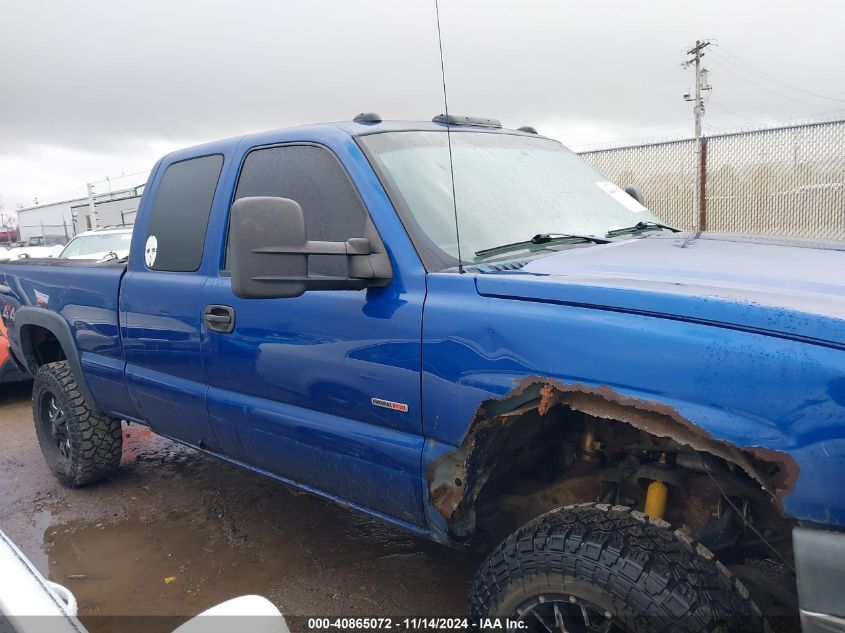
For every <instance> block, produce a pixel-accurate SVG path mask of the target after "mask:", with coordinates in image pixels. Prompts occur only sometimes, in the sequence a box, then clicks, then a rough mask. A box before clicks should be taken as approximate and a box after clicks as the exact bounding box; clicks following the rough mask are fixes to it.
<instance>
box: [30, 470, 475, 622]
mask: <svg viewBox="0 0 845 633" xmlns="http://www.w3.org/2000/svg"><path fill="white" fill-rule="evenodd" d="M195 473H196V474H198V478H199V479H201V480H205V479H207V478H216V479H220V480H221V481H219V482H218V483H217V484H216V485H214V484H211V483H210V482H208V481H205V482H202V483H203V485H198V483H200V482H198V481H196V480H191V479H192V478H191V477H188V478H187V479H184V480H183V479H178V480H171V481H169V482H168V483H167V484H166V485H167V486H168V487H169V489H168V495H169V496H172V497H173V498H174V499H175V500H176V501H177V503H176V504H175V505H176V506H177V507H175V508H174V507H167V506H168V504H162V505H161V506H158V507H149V508H145V507H143V506H144V505H145V504H144V503H141V502H140V501H139V505H140V506H142V507H139V508H138V511H136V512H134V513H130V514H129V515H128V516H127V517H125V518H122V519H120V520H117V521H116V522H103V523H90V522H80V521H76V522H74V521H71V522H68V523H64V524H59V525H53V526H51V527H49V528H48V529H47V530H46V532H45V533H44V549H45V551H46V552H47V556H48V558H49V565H48V567H49V573H50V577H51V579H52V580H54V581H56V582H59V583H61V584H64V585H66V586H67V587H69V588H70V589H71V590H72V591H73V592H74V594H75V595H76V597H77V599H78V601H79V604H80V614H81V619H82V621H83V623H84V624H85V625H86V626H88V627H89V628H90V629H91V631H92V633H104V632H106V631H111V630H132V629H133V626H131V623H132V620H131V619H129V620H127V619H126V618H124V617H123V616H134V617H136V618H137V616H149V615H152V614H155V615H157V616H174V617H176V620H168V621H164V620H162V621H161V622H160V623H159V624H160V626H156V624H155V623H151V622H149V621H146V622H144V623H143V626H141V625H140V622H138V621H136V624H138V627H137V630H142V629H143V630H145V631H151V630H161V631H165V630H172V628H174V626H176V625H178V623H179V621H180V620H181V618H184V617H188V616H191V615H195V614H197V613H199V612H200V611H203V610H204V609H207V608H209V607H211V606H213V605H215V604H217V603H220V602H223V601H224V600H227V599H229V598H232V597H235V596H238V595H244V594H253V593H254V594H259V595H263V596H266V597H268V598H270V599H271V600H272V601H273V602H275V603H276V604H277V605H278V606H279V607H280V608H281V609H282V611H283V612H284V613H285V614H286V615H312V616H313V615H318V616H325V615H332V614H333V615H377V614H381V615H399V614H414V615H419V614H444V615H445V614H454V615H462V614H463V613H464V610H465V601H466V592H467V587H468V583H469V580H470V578H471V575H472V572H473V570H474V569H475V567H476V565H477V561H476V560H474V556H473V555H472V554H470V553H467V552H455V551H453V550H450V549H447V548H445V547H444V546H441V545H437V544H434V543H429V542H427V541H424V540H420V539H417V538H416V537H412V536H409V535H407V534H405V533H404V532H401V531H399V530H397V529H394V528H392V527H391V526H387V525H385V524H383V523H381V522H380V521H377V520H373V519H370V518H368V517H364V516H361V515H357V514H353V513H351V512H349V511H346V510H344V509H341V508H339V507H337V506H334V505H332V504H329V503H326V502H324V501H322V500H319V499H314V498H312V497H309V496H306V495H299V494H295V493H291V492H290V491H288V490H287V489H286V488H284V487H283V486H281V485H280V484H277V483H275V482H272V481H269V480H265V479H263V478H259V477H256V476H254V475H251V474H249V473H240V472H239V471H235V470H234V469H232V468H228V467H226V466H224V465H219V464H218V468H216V469H211V468H210V469H205V468H199V469H197V470H196V471H195ZM233 475H234V476H233ZM223 482H225V483H223ZM159 485H161V482H159Z"/></svg>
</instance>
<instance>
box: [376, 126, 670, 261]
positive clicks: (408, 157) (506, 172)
mask: <svg viewBox="0 0 845 633" xmlns="http://www.w3.org/2000/svg"><path fill="white" fill-rule="evenodd" d="M360 141H361V143H362V145H363V146H364V147H365V149H367V150H368V152H369V153H370V155H371V157H372V160H373V162H374V163H375V166H376V169H377V170H378V171H379V172H380V173H381V174H382V176H383V177H384V179H385V181H386V183H387V185H388V188H389V189H392V190H393V191H392V193H393V194H394V195H395V194H397V193H398V194H399V196H401V198H402V202H404V206H406V207H407V211H410V214H411V216H412V218H410V219H411V221H410V222H408V221H406V226H407V227H408V230H409V232H411V233H412V237H413V238H414V241H415V244H416V245H417V249H418V250H420V251H421V254H423V251H424V250H425V248H422V249H421V248H420V246H421V244H420V242H421V241H422V242H425V244H426V245H428V246H429V247H430V246H432V245H434V246H436V248H438V249H440V250H441V251H443V252H445V253H446V254H448V255H449V256H450V257H451V258H452V259H453V260H454V262H453V264H452V265H454V263H457V257H458V244H457V239H456V231H455V211H454V209H453V206H452V185H451V182H450V170H449V150H448V145H447V135H446V134H445V133H444V132H422V131H413V132H388V133H382V134H371V135H367V136H362V137H361V138H360ZM452 162H453V167H454V172H455V200H456V202H457V215H458V229H459V232H460V240H461V243H460V251H461V256H462V259H463V261H464V262H478V261H482V260H487V259H490V258H491V257H495V255H480V256H477V255H475V253H476V252H477V251H482V250H485V249H490V248H494V247H497V246H501V245H503V244H509V243H512V242H516V241H521V240H530V239H531V238H532V237H533V236H535V235H538V234H567V235H568V234H575V235H592V236H597V237H604V236H605V235H606V234H607V232H608V231H610V230H613V229H619V228H623V227H630V226H633V225H635V224H637V223H638V222H659V221H660V219H659V218H658V217H656V216H655V215H654V214H652V213H651V212H650V211H649V210H648V209H646V208H645V207H644V206H642V205H641V204H640V203H639V202H637V201H636V200H635V199H634V198H632V197H631V196H629V195H628V194H627V193H625V192H624V191H623V190H622V189H620V188H619V187H617V186H616V185H615V184H613V183H611V182H608V180H607V179H606V178H605V177H603V176H602V175H601V174H599V173H598V172H597V171H595V170H594V169H593V168H592V167H590V166H589V165H587V164H586V163H585V162H584V161H583V160H582V159H581V158H580V157H579V156H578V155H577V154H575V153H573V152H572V151H570V150H568V149H566V148H565V147H563V146H562V145H561V144H560V143H558V142H557V141H552V140H549V139H544V138H531V137H526V136H518V135H514V134H490V133H485V132H453V133H452ZM399 206H403V205H401V204H400V205H399ZM403 219H406V220H407V218H403ZM414 232H421V233H422V235H416V236H415V235H413V233H414ZM525 248H526V250H528V249H530V248H531V245H530V244H529V245H527V246H526V247H525ZM535 248H536V247H535ZM513 255H514V252H513V251H511V252H509V256H511V257H512V256H513ZM498 256H499V257H501V256H502V255H498ZM447 259H448V258H441V260H442V261H446V260H447Z"/></svg>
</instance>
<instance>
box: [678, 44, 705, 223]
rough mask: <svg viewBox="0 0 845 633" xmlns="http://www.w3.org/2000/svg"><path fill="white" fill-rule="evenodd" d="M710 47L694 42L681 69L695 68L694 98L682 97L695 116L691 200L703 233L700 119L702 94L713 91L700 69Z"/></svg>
mask: <svg viewBox="0 0 845 633" xmlns="http://www.w3.org/2000/svg"><path fill="white" fill-rule="evenodd" d="M708 46H710V41H709V40H696V42H695V46H693V47H692V48H691V49H690V50H688V51H687V55H689V56H690V58H689V59H687V60H686V61H685V62H684V63H683V64H681V68H689V67H690V66H694V67H695V96H692V95H691V94H690V93H687V94H685V95H684V99H685V100H686V101H692V102H693V104H694V105H693V109H692V112H693V115H694V116H695V159H696V160H695V165H696V168H695V171H696V174H695V197H694V200H693V213H694V215H693V226H695V227H698V230H699V231H704V230H705V229H706V228H707V206H706V205H707V198H706V190H705V186H706V179H707V162H706V161H707V153H706V152H707V147H706V141H705V140H704V139H703V138H702V136H701V119H702V117H703V116H704V97H702V95H701V93H702V92H707V91H710V90H712V89H713V86H711V85H710V84H708V83H707V69H706V68H704V67H702V65H701V58H702V57H704V49H705V48H707V47H708Z"/></svg>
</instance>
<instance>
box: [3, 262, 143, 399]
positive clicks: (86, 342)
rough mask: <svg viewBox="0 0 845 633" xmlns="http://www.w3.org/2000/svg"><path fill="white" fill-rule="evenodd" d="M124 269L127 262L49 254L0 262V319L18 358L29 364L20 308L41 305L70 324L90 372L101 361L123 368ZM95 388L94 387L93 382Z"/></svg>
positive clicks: (41, 308)
mask: <svg viewBox="0 0 845 633" xmlns="http://www.w3.org/2000/svg"><path fill="white" fill-rule="evenodd" d="M125 271H126V264H125V263H124V262H106V263H97V262H93V261H80V260H61V259H52V258H51V259H26V260H16V261H12V262H2V263H0V303H2V306H3V311H2V318H3V322H4V323H5V325H6V327H7V330H8V336H9V343H10V347H11V350H12V353H13V354H14V355H15V358H16V359H17V360H18V361H19V362H21V363H25V362H26V359H25V358H23V355H22V353H21V346H20V340H21V338H20V337H21V332H20V331H19V330H20V328H19V327H18V326H17V325H16V319H15V315H16V313H17V311H18V310H19V309H21V308H27V309H28V310H32V309H40V310H45V311H49V312H54V313H57V314H59V315H61V316H62V317H64V319H65V320H66V321H67V323H68V324H69V325H70V332H71V335H72V336H73V339H74V341H75V344H76V349H77V350H78V352H79V360H80V362H81V364H82V365H85V366H86V368H85V369H86V373H88V371H90V369H91V368H92V367H95V366H101V365H103V364H105V365H108V366H112V367H113V368H115V369H117V368H118V367H121V368H122V364H123V352H122V350H121V346H120V326H119V323H118V310H117V308H118V293H119V288H120V280H121V278H122V276H123V274H124V272H125ZM93 373H95V374H96V373H97V372H93ZM109 373H111V372H109ZM91 387H92V391H93V390H94V385H93V384H92V385H91Z"/></svg>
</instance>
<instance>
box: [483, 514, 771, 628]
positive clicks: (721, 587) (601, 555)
mask: <svg viewBox="0 0 845 633" xmlns="http://www.w3.org/2000/svg"><path fill="white" fill-rule="evenodd" d="M470 615H471V616H473V617H474V618H486V617H499V618H509V619H512V620H522V621H524V622H525V623H526V625H527V626H526V628H525V629H523V630H527V631H531V630H535V631H543V632H544V633H549V632H550V631H567V632H569V633H576V632H583V633H587V632H602V633H615V632H619V631H624V632H641V631H642V632H646V633H656V632H657V631H661V632H664V631H685V632H693V631H694V632H715V631H724V632H728V631H730V632H734V631H737V632H741V633H760V632H762V631H767V630H768V627H767V625H766V624H765V622H764V620H763V617H762V614H761V613H760V610H759V609H758V608H757V606H756V605H755V604H754V603H753V602H752V601H751V599H750V598H749V596H748V591H747V590H746V589H745V587H744V586H743V585H742V583H740V582H739V581H738V580H736V579H735V578H734V577H733V576H731V574H730V572H729V571H728V570H727V569H726V568H725V567H724V566H723V565H722V564H721V563H719V562H717V561H716V560H715V559H714V557H713V554H712V553H711V552H710V551H709V550H707V549H706V548H705V547H703V546H701V545H695V544H694V543H693V542H692V541H690V539H689V538H687V537H686V536H684V535H683V534H681V533H680V532H677V531H673V530H672V529H671V528H670V527H669V524H668V523H666V522H665V521H660V520H653V519H649V518H647V517H646V516H645V515H643V514H641V513H639V512H634V511H631V510H630V509H629V508H624V507H622V506H614V507H610V506H607V505H602V504H585V505H580V506H570V507H567V508H563V509H560V510H555V511H553V512H550V513H548V514H545V515H543V516H541V517H539V518H537V519H535V520H533V521H531V522H530V523H528V524H526V525H525V526H523V527H522V528H520V529H519V530H517V531H516V532H514V533H513V534H512V535H511V536H509V537H508V538H507V539H505V541H504V542H503V543H502V544H501V545H499V547H498V548H497V549H496V550H494V551H493V552H492V553H491V554H490V555H489V556H488V557H487V559H486V560H485V561H484V563H483V564H482V566H481V568H480V569H479V571H478V573H477V574H476V577H475V581H474V583H473V587H472V591H471V593H470Z"/></svg>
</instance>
